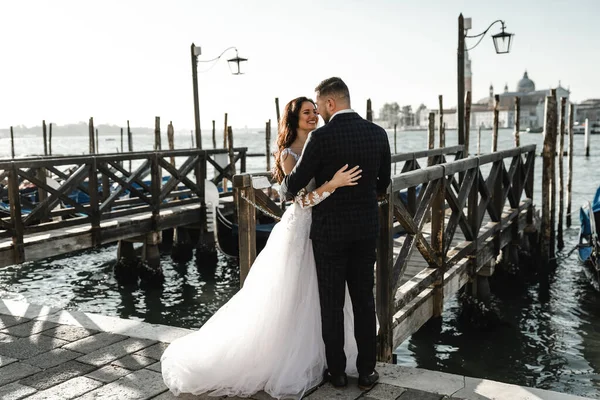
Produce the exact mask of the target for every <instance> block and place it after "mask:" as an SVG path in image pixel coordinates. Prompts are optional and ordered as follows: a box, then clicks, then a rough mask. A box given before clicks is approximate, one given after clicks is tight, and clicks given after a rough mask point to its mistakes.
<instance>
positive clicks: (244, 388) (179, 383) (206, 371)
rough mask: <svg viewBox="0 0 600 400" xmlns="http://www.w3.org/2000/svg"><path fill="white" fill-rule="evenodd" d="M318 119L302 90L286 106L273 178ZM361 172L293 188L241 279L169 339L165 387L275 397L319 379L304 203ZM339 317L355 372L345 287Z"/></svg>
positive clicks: (321, 363) (316, 309)
mask: <svg viewBox="0 0 600 400" xmlns="http://www.w3.org/2000/svg"><path fill="white" fill-rule="evenodd" d="M318 119H319V116H318V114H317V111H316V106H315V103H314V102H313V101H312V100H310V99H308V98H306V97H299V98H296V99H294V100H292V101H290V102H289V103H288V104H287V105H286V106H285V110H284V115H283V118H282V119H281V123H280V125H279V135H278V138H277V145H278V151H277V153H276V163H275V168H274V172H273V174H274V177H275V178H276V179H277V180H278V181H279V182H281V180H283V177H284V176H285V174H289V173H290V172H291V171H292V169H293V168H294V166H295V164H296V162H297V161H298V159H299V156H300V154H301V152H302V148H303V146H304V142H305V141H306V139H307V137H308V135H309V133H310V132H311V131H312V130H314V129H315V128H316V127H317V122H318ZM360 172H361V171H360V170H358V167H354V168H352V169H349V170H347V166H345V167H343V168H342V169H340V170H339V171H338V172H337V173H336V174H335V175H334V176H333V177H332V179H331V180H330V181H329V182H327V183H325V184H324V185H322V186H321V187H319V188H317V189H315V188H314V184H312V186H313V187H310V186H309V187H308V188H307V190H306V191H304V193H302V194H301V195H298V197H297V198H296V201H295V202H294V204H292V206H290V207H289V208H288V209H287V210H286V212H285V213H284V214H283V217H282V219H281V222H279V223H278V224H277V225H275V227H274V228H273V231H272V232H271V234H270V237H269V240H268V241H267V244H266V246H265V248H264V249H263V250H262V252H261V253H260V254H259V255H258V257H257V258H256V261H255V262H254V264H253V265H252V268H251V269H250V273H249V274H248V277H247V278H246V281H245V282H244V287H243V288H242V289H241V290H240V291H239V292H238V293H237V294H236V295H235V296H233V297H232V298H231V299H230V300H229V301H228V302H227V303H226V304H225V305H224V306H223V307H221V309H219V311H217V312H216V313H215V314H214V315H213V316H212V317H211V318H210V319H209V320H208V321H207V322H206V323H205V324H204V325H203V326H202V327H201V328H200V329H199V330H198V331H196V332H193V333H191V334H189V335H187V336H184V337H182V338H179V339H177V340H175V341H174V342H173V343H171V344H170V345H169V347H168V348H167V349H166V350H165V352H164V354H163V355H162V358H161V363H162V375H163V379H164V381H165V384H166V385H167V387H168V388H169V389H170V390H171V392H173V393H174V394H175V395H178V394H179V393H182V392H184V393H192V394H196V395H198V394H201V393H208V394H209V395H211V396H224V395H225V396H244V397H248V396H251V395H252V394H254V393H256V392H258V391H261V390H264V391H265V392H267V393H268V394H269V395H271V396H272V397H275V398H278V399H282V398H286V399H298V398H300V397H302V396H303V395H304V393H305V392H306V391H307V390H308V389H310V388H312V387H314V386H316V385H317V384H319V383H320V382H321V381H322V379H323V373H324V371H325V369H326V360H325V347H324V344H323V339H322V336H321V316H320V314H321V310H320V305H319V292H318V287H317V274H316V270H315V260H314V255H313V250H312V243H311V240H310V239H309V232H310V225H311V214H312V213H311V207H312V206H316V205H317V204H318V203H319V202H321V201H327V200H326V198H327V197H328V196H329V195H331V193H333V191H334V190H335V189H336V188H339V187H343V186H353V185H356V181H357V180H358V179H359V178H360ZM344 320H345V346H344V350H345V353H346V356H347V359H348V363H347V365H348V367H347V370H346V373H347V374H350V375H357V371H356V365H355V364H356V356H357V349H356V341H355V339H354V328H353V324H354V318H353V314H352V306H351V301H350V297H349V295H348V290H347V289H346V303H345V306H344Z"/></svg>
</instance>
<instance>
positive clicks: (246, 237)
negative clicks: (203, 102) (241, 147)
mask: <svg viewBox="0 0 600 400" xmlns="http://www.w3.org/2000/svg"><path fill="white" fill-rule="evenodd" d="M462 154H463V146H453V147H445V148H440V149H432V150H425V151H418V152H411V153H398V154H393V155H392V157H391V162H392V165H394V164H396V163H400V164H402V163H403V165H402V166H401V170H402V172H408V171H415V170H419V169H421V163H429V165H435V164H440V163H444V162H446V156H448V155H454V156H455V158H456V159H460V158H462ZM419 160H421V163H419ZM258 176H263V177H270V173H268V172H262V173H253V174H240V175H236V176H235V177H234V180H233V188H234V194H235V196H236V204H237V205H238V207H237V220H238V222H239V237H238V242H239V257H240V258H239V265H240V274H241V275H240V276H241V277H240V284H242V285H243V284H244V279H245V277H246V275H247V274H248V271H249V270H250V267H251V266H252V263H253V262H254V259H255V258H256V208H257V207H255V206H254V205H253V203H254V204H256V205H257V206H258V207H260V208H262V209H263V210H265V211H266V212H267V213H270V214H274V215H279V216H280V215H281V214H282V210H281V208H280V206H278V205H277V204H275V202H273V201H272V200H271V199H270V198H269V197H268V196H267V195H266V194H265V193H264V191H263V190H261V189H258V188H254V187H253V185H252V182H253V178H256V177H258ZM407 198H408V207H409V208H410V209H413V208H414V204H416V201H417V190H416V188H414V187H413V188H409V190H408V191H407ZM401 229H402V227H401V226H400V225H399V224H396V226H395V228H394V231H395V232H398V231H399V230H401Z"/></svg>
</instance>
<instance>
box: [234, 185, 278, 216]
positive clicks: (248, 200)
mask: <svg viewBox="0 0 600 400" xmlns="http://www.w3.org/2000/svg"><path fill="white" fill-rule="evenodd" d="M241 198H242V199H244V200H246V201H247V202H248V204H250V205H252V206H254V208H256V209H257V210H258V211H260V212H262V213H263V214H265V215H268V216H269V217H271V218H273V219H274V220H275V221H281V217H278V216H277V215H275V214H273V213H272V212H270V211H269V210H266V209H265V208H263V207H262V206H260V205H258V204H256V203H255V202H253V201H252V200H250V199H249V198H247V197H246V195H245V194H244V192H241Z"/></svg>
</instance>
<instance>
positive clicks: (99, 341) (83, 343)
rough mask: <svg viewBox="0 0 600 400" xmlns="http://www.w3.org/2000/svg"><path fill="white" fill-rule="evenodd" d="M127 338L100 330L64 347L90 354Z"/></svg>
mask: <svg viewBox="0 0 600 400" xmlns="http://www.w3.org/2000/svg"><path fill="white" fill-rule="evenodd" d="M125 339H127V336H123V335H117V334H114V333H107V332H100V333H98V334H96V335H92V336H88V337H85V338H83V339H79V340H77V341H75V342H73V343H69V344H68V345H66V346H63V349H67V350H72V351H76V352H78V353H84V354H88V353H92V352H94V351H96V350H98V349H101V348H103V347H106V346H110V345H111V344H113V343H117V342H120V341H122V340H125Z"/></svg>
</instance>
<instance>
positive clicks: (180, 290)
mask: <svg viewBox="0 0 600 400" xmlns="http://www.w3.org/2000/svg"><path fill="white" fill-rule="evenodd" d="M389 134H390V144H391V146H392V149H393V147H394V134H393V132H389ZM53 135H54V137H53V144H52V146H53V151H54V153H55V154H82V153H83V152H84V151H85V149H86V148H87V146H88V139H87V136H86V135H85V134H83V135H82V136H61V132H60V127H55V130H54V132H53ZM234 135H235V144H236V146H240V147H241V146H244V147H248V148H249V149H250V151H251V152H264V132H260V131H259V130H244V131H236V132H235V133H234ZM521 138H522V140H521V143H522V145H526V144H537V145H538V153H539V152H541V149H542V135H540V134H522V136H521ZM153 140H154V139H153V136H152V135H151V134H146V135H136V136H134V148H135V149H136V150H151V149H152V147H153ZM512 140H513V139H512V132H511V131H510V130H501V131H500V139H499V149H507V148H510V147H511V146H512V143H513V141H512ZM218 142H221V140H218ZM117 143H120V138H119V137H118V135H106V136H104V137H102V136H101V138H100V149H102V148H103V146H106V147H107V148H111V149H114V148H115V147H116V146H117ZM163 143H166V138H163ZM426 143H427V133H426V132H424V131H399V132H398V133H397V150H398V152H405V151H415V150H423V149H425V148H426ZM446 143H447V144H448V145H451V144H455V143H457V140H456V132H455V131H448V132H447V138H446ZM574 145H575V152H574V154H575V158H574V185H573V214H574V215H573V221H574V226H572V227H571V228H570V229H567V230H566V231H565V244H566V245H565V250H564V254H561V255H559V258H558V265H557V268H556V270H555V271H553V272H552V274H551V276H550V278H549V282H548V284H542V283H540V279H539V276H536V275H535V274H526V278H524V279H523V280H515V281H514V282H510V284H508V285H506V284H504V285H500V284H496V285H493V287H492V289H493V305H494V308H495V310H496V311H497V312H498V314H499V315H500V317H501V324H500V326H499V327H496V328H494V329H493V330H476V329H473V328H472V327H470V326H468V325H465V324H463V323H461V319H460V318H459V316H460V304H459V302H458V301H457V300H456V299H451V301H449V302H448V303H447V304H446V306H445V309H444V313H443V317H442V320H441V322H440V323H438V324H437V326H433V327H432V326H428V327H427V329H422V330H421V331H419V332H418V333H416V334H414V335H413V336H412V337H411V338H410V339H409V340H407V341H405V342H404V343H403V344H402V345H401V346H400V347H398V349H396V351H395V353H396V355H397V362H398V364H401V365H406V366H414V367H421V368H427V369H430V370H436V371H443V372H449V373H455V374H463V375H467V376H472V377H479V378H488V379H493V380H498V381H502V382H509V383H514V384H519V385H525V386H531V387H537V388H543V389H549V390H555V391H559V392H564V393H571V394H577V395H582V396H588V397H592V398H600V294H599V293H598V292H597V291H596V290H595V289H594V288H593V287H592V286H591V284H590V283H589V281H588V280H587V278H586V276H585V274H584V272H583V269H582V267H581V265H580V264H579V262H578V260H577V256H576V254H575V253H573V254H571V255H570V256H568V257H567V253H568V251H569V250H571V249H572V248H573V247H574V246H575V245H576V244H577V235H578V221H579V220H578V209H579V206H580V205H581V204H582V203H583V202H584V201H587V200H591V199H592V197H593V195H594V192H595V190H596V188H597V187H598V186H599V185H600V173H598V165H599V164H600V137H598V136H592V146H591V154H592V155H591V157H584V156H583V155H584V143H583V136H581V135H577V136H575V141H574ZM189 146H190V139H189V136H187V135H186V136H185V137H177V138H176V147H177V148H187V147H189ZM203 146H204V148H212V141H211V140H210V138H205V139H204V140H203ZM15 147H16V150H17V155H25V154H39V153H41V152H42V141H41V139H39V138H36V139H35V140H33V139H32V138H17V142H16V146H15ZM490 147H491V131H483V132H482V138H481V151H482V152H489V149H490ZM9 149H10V146H9V143H8V139H6V138H0V158H6V157H8V155H9V153H8V152H9V151H10V150H9ZM476 149H477V132H472V137H471V153H473V152H474V151H476ZM541 163H542V160H541V157H537V159H536V182H535V183H536V188H535V198H534V202H535V203H537V204H540V187H541V179H540V178H541V165H542V164H541ZM264 165H265V161H264V159H263V158H252V159H249V160H248V169H249V171H250V172H252V171H258V170H263V169H264ZM566 165H567V160H566V158H565V171H566ZM115 257H116V246H114V245H111V246H106V247H102V248H99V249H94V250H89V251H84V252H80V253H77V254H72V255H70V256H69V257H60V258H53V259H46V260H43V261H39V262H33V263H26V264H24V265H20V266H11V267H5V268H2V269H0V297H1V298H3V299H15V300H23V301H27V302H30V303H36V304H44V305H49V306H55V307H62V308H65V309H69V310H80V311H86V312H93V313H99V314H103V315H110V316H118V317H121V318H131V319H137V320H141V321H146V322H150V323H158V324H166V325H172V326H179V327H185V328H192V329H195V328H198V327H200V326H202V324H203V323H204V322H206V320H207V319H208V318H210V316H211V315H212V314H213V313H214V312H215V311H216V310H218V309H219V307H221V306H222V305H223V304H224V303H225V302H227V300H228V299H229V298H231V296H233V295H234V294H235V293H236V291H237V290H238V287H239V277H238V268H237V262H236V260H235V259H231V258H228V257H226V256H224V255H222V254H220V255H219V258H218V262H217V263H216V264H215V265H197V264H196V261H195V259H192V260H191V261H190V262H187V263H183V264H177V263H175V262H173V261H172V260H171V258H170V256H169V255H168V254H164V255H162V257H161V266H162V268H163V270H164V274H165V278H166V279H165V283H164V285H163V287H162V288H160V289H151V288H145V287H140V286H134V287H122V286H119V285H118V284H117V282H116V280H115V279H114V277H113V275H112V265H113V263H114V262H115ZM522 267H523V268H528V266H527V265H523V266H522ZM504 283H506V282H504ZM434 325H435V324H434Z"/></svg>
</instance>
